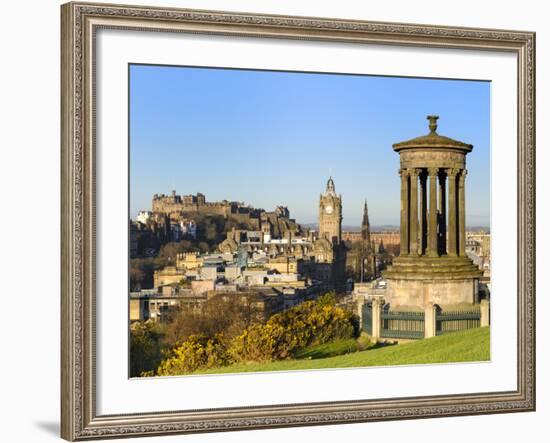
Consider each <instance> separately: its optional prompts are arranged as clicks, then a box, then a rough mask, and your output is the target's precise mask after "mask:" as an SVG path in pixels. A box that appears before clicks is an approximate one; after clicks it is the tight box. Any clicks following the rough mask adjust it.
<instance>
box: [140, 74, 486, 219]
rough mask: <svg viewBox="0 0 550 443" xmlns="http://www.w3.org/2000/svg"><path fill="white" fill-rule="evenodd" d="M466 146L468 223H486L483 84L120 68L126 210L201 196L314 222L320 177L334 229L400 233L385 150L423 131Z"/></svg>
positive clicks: (393, 171)
mask: <svg viewBox="0 0 550 443" xmlns="http://www.w3.org/2000/svg"><path fill="white" fill-rule="evenodd" d="M428 114H437V115H439V116H440V119H439V128H438V133H440V134H442V135H446V136H449V137H452V138H456V139H458V140H462V141H465V142H467V143H471V144H473V145H474V149H473V151H472V153H470V154H469V155H468V157H467V169H468V177H467V182H466V186H467V194H466V205H467V209H466V211H467V212H466V214H467V224H468V225H476V226H488V225H489V213H490V209H489V208H490V189H489V183H490V177H489V167H490V126H489V124H490V83H488V82H481V81H458V80H441V79H417V78H402V77H378V76H365V75H344V74H318V73H294V72H272V71H247V70H231V69H212V68H188V67H170V66H144V65H131V66H130V211H131V214H130V215H131V216H132V217H134V216H135V215H136V214H137V212H138V211H139V210H141V209H150V208H151V198H152V195H153V194H155V193H165V194H169V193H170V192H171V190H172V189H173V188H175V189H176V191H177V193H178V194H194V193H196V192H202V193H204V194H205V195H206V198H207V201H215V200H223V199H227V200H238V201H244V202H246V203H247V204H251V205H253V206H255V207H261V208H264V209H266V210H272V209H273V208H274V207H275V206H276V205H285V206H288V208H289V210H290V214H291V217H294V218H296V219H297V221H298V222H301V223H313V222H316V221H317V210H318V200H319V194H320V193H321V192H323V191H324V189H325V184H326V181H327V179H328V177H329V175H332V177H333V179H334V181H335V183H336V191H337V192H338V193H341V194H342V199H343V215H344V221H343V223H344V224H345V225H359V224H360V223H361V216H362V209H363V201H364V200H365V199H367V201H368V204H369V213H370V219H371V224H373V225H383V224H394V225H398V224H399V186H400V182H399V176H398V173H397V171H398V169H399V158H398V155H397V154H396V153H395V152H394V151H393V149H392V147H391V146H392V144H393V143H396V142H400V141H403V140H407V139H410V138H413V137H416V136H419V135H423V134H426V133H428V132H429V130H428V121H427V120H426V116H427V115H428Z"/></svg>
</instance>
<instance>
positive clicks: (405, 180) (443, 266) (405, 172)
mask: <svg viewBox="0 0 550 443" xmlns="http://www.w3.org/2000/svg"><path fill="white" fill-rule="evenodd" d="M427 118H428V120H429V122H430V123H429V128H430V133H429V134H428V135H424V136H421V137H417V138H414V139H412V140H408V141H404V142H401V143H396V144H394V145H393V149H394V151H396V152H397V153H399V157H400V169H399V175H400V176H401V230H400V233H401V241H400V254H399V256H398V257H396V258H395V259H394V261H393V264H392V265H391V266H390V267H388V269H387V270H386V271H384V273H383V276H384V277H385V278H386V279H387V282H388V292H387V296H386V302H388V303H390V305H391V306H416V307H425V306H428V305H430V304H438V305H457V304H463V303H472V304H473V303H476V302H477V301H478V300H477V298H478V297H477V287H478V281H479V278H480V277H481V272H480V271H479V269H478V268H477V266H476V265H475V264H474V263H473V262H472V260H471V259H470V258H469V257H468V256H467V255H466V203H465V182H466V154H468V153H470V152H471V151H472V149H473V146H472V145H469V144H467V143H463V142H461V141H457V140H453V139H451V138H448V137H444V136H442V135H439V134H438V133H437V120H438V118H439V117H438V116H435V115H429V116H428V117H427Z"/></svg>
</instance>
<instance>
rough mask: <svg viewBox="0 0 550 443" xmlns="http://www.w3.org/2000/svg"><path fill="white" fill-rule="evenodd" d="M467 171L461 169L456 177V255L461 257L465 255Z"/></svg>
mask: <svg viewBox="0 0 550 443" xmlns="http://www.w3.org/2000/svg"><path fill="white" fill-rule="evenodd" d="M467 173H468V171H466V169H463V170H462V171H461V173H460V175H459V176H458V234H459V237H458V245H459V249H458V253H459V255H461V256H465V255H466V186H465V181H466V174H467Z"/></svg>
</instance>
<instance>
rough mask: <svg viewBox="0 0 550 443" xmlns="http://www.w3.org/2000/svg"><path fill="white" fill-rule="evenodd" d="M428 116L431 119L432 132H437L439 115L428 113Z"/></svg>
mask: <svg viewBox="0 0 550 443" xmlns="http://www.w3.org/2000/svg"><path fill="white" fill-rule="evenodd" d="M426 118H427V119H428V120H429V121H430V124H429V128H430V134H436V131H437V120H438V119H439V115H428V116H427V117H426Z"/></svg>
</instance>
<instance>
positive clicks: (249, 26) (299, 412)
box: [61, 3, 535, 441]
mask: <svg viewBox="0 0 550 443" xmlns="http://www.w3.org/2000/svg"><path fill="white" fill-rule="evenodd" d="M99 28H112V29H125V30H142V31H155V32H187V33H203V34H218V35H230V36H254V37H264V38H282V39H303V40H317V41H323V40H324V41H331V42H356V43H377V44H389V45H410V46H422V47H430V48H463V49H477V50H488V51H506V52H511V53H514V54H516V55H517V60H518V65H517V66H518V147H517V155H518V214H517V217H518V244H517V248H518V287H517V303H518V319H517V320H518V324H517V326H518V343H517V345H518V347H517V353H518V380H517V389H516V390H515V391H510V392H487V393H477V394H461V395H445V396H429V397H414V398H392V399H389V400H388V399H384V400H377V399H375V400H362V401H339V402H326V403H303V404H289V405H279V406H257V407H241V408H223V409H204V410H187V411H175V412H174V411H171V412H166V411H164V412H162V411H161V412H152V413H145V414H123V415H103V416H100V415H97V414H96V408H95V398H96V392H95V364H94V361H95V334H94V331H95V309H94V304H95V248H96V244H95V218H94V217H95V164H94V155H95V154H94V153H95V138H94V124H95V123H94V116H95V96H94V90H95V77H94V36H95V32H96V30H97V29H99ZM61 81H62V95H61V122H62V125H61V142H62V147H61V150H62V156H61V170H62V173H61V241H62V244H61V267H62V275H61V286H62V300H61V319H62V323H61V352H62V355H61V436H62V437H63V438H65V439H67V440H70V441H74V440H88V439H97V438H110V437H130V436H146V435H160V434H181V433H197V432H214V431H228V430H241V429H262V428H275V427H288V426H309V425H320V424H336V423H353V422H367V421H381V420H397V419H412V418H428V417H443V416H461V415H474V414H491V413H502V412H520V411H534V410H535V34H534V33H532V32H523V31H504V30H492V29H472V28H457V27H443V26H432V25H416V24H397V23H378V22H365V21H354V20H340V19H338V20H336V19H326V18H309V17H288V16H279V15H277V16H275V15H273V16H271V15H259V14H247V13H234V12H219V11H199V10H185V9H169V8H155V7H143V6H139V7H135V6H124V5H107V4H91V3H68V4H65V5H62V7H61Z"/></svg>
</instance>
